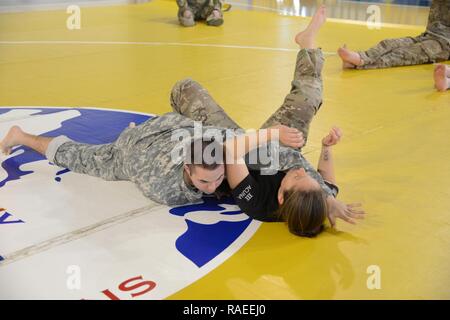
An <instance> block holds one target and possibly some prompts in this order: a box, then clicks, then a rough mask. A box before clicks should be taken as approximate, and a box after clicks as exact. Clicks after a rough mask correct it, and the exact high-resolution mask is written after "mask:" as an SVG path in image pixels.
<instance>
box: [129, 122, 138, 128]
mask: <svg viewBox="0 0 450 320" xmlns="http://www.w3.org/2000/svg"><path fill="white" fill-rule="evenodd" d="M134 127H136V123H134V122H130V124H129V125H128V128H134Z"/></svg>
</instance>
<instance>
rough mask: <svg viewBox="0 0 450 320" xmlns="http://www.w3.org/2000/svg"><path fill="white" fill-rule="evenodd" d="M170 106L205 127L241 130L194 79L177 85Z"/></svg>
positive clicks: (172, 93) (171, 95)
mask: <svg viewBox="0 0 450 320" xmlns="http://www.w3.org/2000/svg"><path fill="white" fill-rule="evenodd" d="M170 104H171V105H172V109H173V110H174V111H175V112H178V113H180V114H182V115H183V116H185V117H188V118H190V119H193V120H195V121H201V122H202V123H203V125H205V126H216V127H221V128H227V129H228V128H229V129H240V127H239V125H238V124H237V123H236V122H234V121H233V119H231V118H230V117H229V116H228V115H227V114H226V112H225V111H224V110H223V109H222V108H221V107H220V106H219V105H218V104H217V103H216V102H215V101H214V99H213V98H212V97H211V95H210V94H209V93H208V91H207V90H206V89H205V88H203V87H202V86H201V85H200V84H199V83H198V82H196V81H194V80H192V79H184V80H181V81H178V82H177V83H176V84H175V86H174V87H173V88H172V92H171V94H170Z"/></svg>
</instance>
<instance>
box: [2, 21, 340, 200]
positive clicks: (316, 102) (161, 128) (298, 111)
mask: <svg viewBox="0 0 450 320" xmlns="http://www.w3.org/2000/svg"><path fill="white" fill-rule="evenodd" d="M313 22H314V21H313ZM322 23H323V22H322ZM299 35H300V34H299ZM322 66H323V55H322V52H321V50H320V49H313V48H306V49H302V50H300V52H299V53H298V56H297V62H296V67H295V72H294V80H293V81H292V88H291V91H290V93H289V94H288V95H287V96H286V98H285V100H284V103H283V105H282V106H281V107H280V108H279V109H278V110H277V111H276V112H275V113H274V115H272V116H271V117H270V118H269V119H268V120H267V121H266V122H265V123H264V124H263V127H264V128H268V127H270V126H273V125H276V124H284V125H287V126H292V127H295V128H297V129H298V130H299V131H301V132H302V133H303V135H304V139H305V140H306V137H307V134H308V128H309V124H310V122H311V120H312V117H313V116H314V114H315V113H316V112H317V110H318V109H319V107H320V105H321V103H322V78H321V70H322ZM170 100H171V104H172V108H173V109H174V111H175V112H172V113H167V114H165V115H163V116H159V117H155V118H152V119H149V120H147V121H145V122H144V123H142V124H140V125H138V126H135V127H129V128H126V129H125V130H124V131H123V132H122V133H121V134H120V135H119V137H118V139H117V140H116V141H115V142H113V143H109V144H102V145H89V144H84V143H79V142H75V141H72V140H71V139H69V138H68V137H66V136H59V137H56V138H47V137H37V136H33V135H29V134H27V133H24V132H23V131H21V129H20V128H18V127H13V128H12V129H11V130H10V132H9V133H8V135H7V136H6V138H5V139H4V140H3V141H2V142H1V143H0V148H1V149H2V151H3V152H6V153H8V152H9V151H10V150H11V147H12V146H14V145H19V144H21V145H26V146H28V147H30V148H32V149H34V150H36V151H38V152H40V153H42V154H45V155H46V157H47V159H48V160H49V161H51V162H53V163H54V164H56V165H58V166H61V167H64V168H68V169H70V170H72V171H74V172H78V173H83V174H88V175H92V176H96V177H100V178H102V179H105V180H129V181H132V182H134V183H135V184H136V185H137V186H138V188H139V189H140V190H141V191H142V192H143V194H144V195H145V196H147V197H148V198H150V199H151V200H154V201H156V202H159V203H163V204H168V205H182V204H186V203H193V202H196V201H199V200H200V199H201V197H202V195H203V193H202V192H201V191H200V190H199V189H197V188H194V187H193V186H191V185H190V184H189V183H187V182H186V180H185V177H184V174H185V170H186V168H185V166H184V164H185V162H186V158H184V157H183V155H180V156H178V157H175V158H174V157H173V153H172V151H173V150H174V149H175V148H176V147H177V146H179V141H178V140H174V139H173V136H174V133H176V132H177V130H186V131H188V132H189V133H190V134H192V135H194V123H195V121H201V122H202V124H203V125H204V127H203V130H204V131H206V130H211V129H213V130H216V131H217V132H218V133H220V135H221V136H222V137H224V136H225V130H227V129H228V130H229V129H231V131H232V132H233V134H243V133H244V131H243V130H242V129H241V128H240V127H239V125H238V124H236V122H234V121H233V120H232V119H231V118H229V117H228V115H227V114H226V113H225V112H224V110H223V109H222V108H221V107H220V106H219V105H218V104H217V103H216V102H215V101H214V100H213V98H212V97H211V96H210V95H209V94H208V92H207V91H206V90H205V89H204V88H202V87H201V86H200V85H199V84H198V83H197V82H195V81H193V80H190V79H187V80H183V81H180V82H178V83H177V84H176V85H175V87H174V88H173V90H172V93H171V97H170ZM277 148H278V149H275V151H276V152H274V153H271V154H270V156H271V157H278V161H273V163H277V164H278V166H277V167H275V168H274V167H271V168H269V169H270V170H272V171H275V170H278V171H285V170H288V169H290V168H293V167H302V168H304V169H305V171H306V172H307V173H308V174H309V175H310V176H311V177H312V178H314V179H315V180H316V181H317V182H318V183H319V185H320V186H321V188H322V189H323V190H324V192H325V193H326V194H327V195H329V196H335V191H333V190H332V189H331V188H330V187H329V186H328V185H327V184H326V183H325V182H324V180H323V178H322V176H321V175H320V174H319V173H318V172H317V171H316V170H315V169H314V168H313V166H312V165H311V164H310V163H309V162H308V161H307V160H306V159H305V158H304V157H303V156H302V155H301V154H300V152H299V150H294V149H292V148H287V147H283V146H278V147H277ZM247 163H248V162H247ZM248 164H249V166H250V167H251V168H252V169H258V168H265V167H267V166H265V165H262V164H258V163H255V164H250V163H248ZM222 166H223V165H222ZM266 169H267V168H266Z"/></svg>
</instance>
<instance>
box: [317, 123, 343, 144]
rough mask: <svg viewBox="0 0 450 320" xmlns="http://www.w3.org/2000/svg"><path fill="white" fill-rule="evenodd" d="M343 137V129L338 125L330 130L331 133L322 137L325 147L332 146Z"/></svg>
mask: <svg viewBox="0 0 450 320" xmlns="http://www.w3.org/2000/svg"><path fill="white" fill-rule="evenodd" d="M341 137H342V130H341V129H339V128H338V127H333V128H332V129H331V130H330V133H329V134H328V135H327V136H326V137H325V138H323V139H322V146H324V147H331V146H334V145H335V144H337V143H338V142H339V141H340V140H341Z"/></svg>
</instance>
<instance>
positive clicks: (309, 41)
mask: <svg viewBox="0 0 450 320" xmlns="http://www.w3.org/2000/svg"><path fill="white" fill-rule="evenodd" d="M326 19H327V16H326V9H325V6H324V5H321V6H320V7H319V9H317V11H316V13H315V14H314V16H313V17H312V19H311V22H310V23H309V25H308V26H307V27H306V29H305V30H303V31H302V32H299V33H298V34H297V35H296V36H295V42H297V44H298V45H299V46H300V48H302V49H315V48H316V46H315V39H316V35H317V33H318V32H319V30H320V27H321V26H322V24H324V22H325V21H326Z"/></svg>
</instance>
